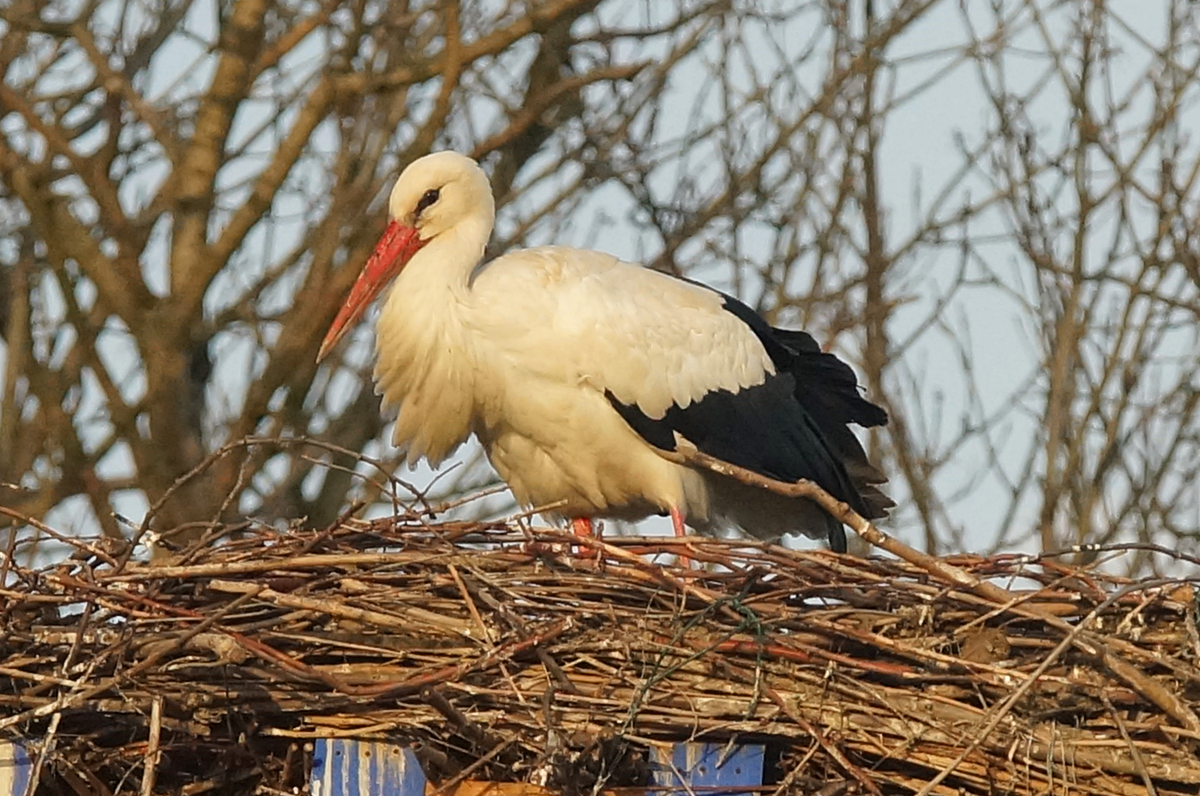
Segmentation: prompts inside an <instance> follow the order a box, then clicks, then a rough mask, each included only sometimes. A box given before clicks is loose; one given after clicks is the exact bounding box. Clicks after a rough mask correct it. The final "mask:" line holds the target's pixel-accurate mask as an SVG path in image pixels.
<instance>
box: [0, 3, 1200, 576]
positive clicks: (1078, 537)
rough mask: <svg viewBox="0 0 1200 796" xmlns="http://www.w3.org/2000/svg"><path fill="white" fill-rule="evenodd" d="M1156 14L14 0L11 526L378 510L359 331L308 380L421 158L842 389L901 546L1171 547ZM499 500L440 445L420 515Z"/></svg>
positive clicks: (1185, 501) (1166, 170) (1176, 423)
mask: <svg viewBox="0 0 1200 796" xmlns="http://www.w3.org/2000/svg"><path fill="white" fill-rule="evenodd" d="M1160 5H1161V9H1160V8H1159V6H1158V5H1156V8H1155V11H1154V12H1153V13H1149V12H1148V11H1147V7H1146V6H1145V5H1144V4H1142V3H1138V2H1109V3H1103V2H1099V1H1098V0H1092V1H1091V2H1079V3H1058V2H1051V1H1050V0H991V2H988V3H982V2H980V3H965V4H960V3H958V2H953V0H896V1H895V2H874V3H872V2H869V0H844V1H843V0H817V1H816V2H801V1H800V0H794V1H792V2H785V1H784V0H780V1H779V2H769V1H768V0H761V1H760V2H753V1H752V0H732V2H730V0H689V2H684V3H661V2H656V0H529V1H528V2H517V1H516V0H464V2H461V3H460V2H450V1H446V2H441V1H440V0H429V1H428V2H418V1H409V0H70V1H66V0H63V1H58V0H56V1H54V2H48V3H47V2H40V0H12V2H11V3H10V4H8V5H7V6H6V7H5V8H4V9H3V22H2V24H0V34H2V35H0V71H2V72H3V75H4V81H3V85H2V86H0V331H2V333H3V339H4V343H3V346H0V350H3V352H4V357H3V364H4V372H3V376H2V385H3V392H2V393H0V505H3V506H4V507H5V508H6V511H7V516H8V517H9V518H10V519H11V520H12V528H13V531H12V533H13V535H14V539H15V538H16V534H17V533H18V532H20V533H22V534H25V535H26V536H27V537H29V538H36V537H37V536H38V535H39V534H38V533H37V532H35V531H33V530H32V525H31V523H30V519H32V520H39V519H40V520H45V521H47V522H48V523H50V524H56V525H57V527H60V528H64V527H65V528H67V529H68V530H71V531H75V532H79V533H91V534H95V533H100V534H103V535H105V536H108V537H112V538H120V537H124V536H128V535H129V534H130V528H131V523H137V522H140V521H141V520H142V518H143V515H145V514H146V511H147V507H152V509H151V514H152V515H153V520H154V522H155V523H156V525H157V526H158V527H159V528H160V529H161V530H163V531H168V530H170V531H172V532H173V533H176V534H178V535H180V536H181V537H183V538H194V537H196V535H197V534H199V533H201V532H202V531H203V530H204V529H205V528H206V527H209V525H210V524H211V523H213V522H214V521H215V520H216V519H218V518H221V519H226V520H228V519H230V518H231V517H236V516H241V515H247V516H252V517H254V518H256V519H258V520H261V521H266V522H276V521H288V520H295V519H299V518H307V521H308V522H311V523H315V524H323V523H328V522H330V521H332V520H333V519H335V518H336V517H337V516H338V514H339V512H341V511H343V510H344V509H345V507H346V506H347V504H348V501H353V500H361V501H365V502H367V503H375V502H377V501H380V500H383V501H384V502H385V503H386V501H387V499H388V495H389V494H391V493H392V492H396V491H397V490H398V492H397V493H398V495H399V496H400V497H402V498H406V497H408V496H407V495H406V493H405V491H404V490H403V489H402V488H400V487H398V486H397V483H396V482H395V481H392V480H389V479H388V478H387V477H386V475H387V474H390V473H391V472H392V471H393V470H394V468H395V464H396V459H397V457H396V455H395V451H394V450H393V449H391V447H390V446H389V445H387V444H384V443H383V442H382V440H384V439H386V435H385V434H384V430H385V427H386V423H387V419H386V418H383V417H381V415H380V413H379V405H378V399H377V398H376V396H375V395H374V393H373V391H372V390H371V389H370V388H369V386H367V387H364V384H365V382H364V376H365V375H366V374H368V373H369V364H370V358H371V357H370V340H371V337H370V330H369V328H366V327H364V328H363V329H361V330H360V331H359V332H358V334H357V336H356V342H355V344H354V345H351V346H349V347H346V348H344V349H343V350H342V351H341V352H340V354H339V355H340V356H341V357H342V358H341V359H340V360H337V361H334V362H333V363H332V365H329V366H326V365H323V366H322V367H320V368H318V367H316V366H315V364H314V361H313V359H314V353H315V351H316V348H317V345H318V343H319V341H320V338H321V336H322V335H323V333H324V330H325V328H326V326H327V325H328V323H329V321H330V320H331V319H332V317H333V315H334V313H335V312H336V310H337V306H338V304H339V302H340V300H341V298H342V296H343V295H344V294H345V292H346V291H347V290H348V288H349V285H350V283H351V282H352V280H353V279H354V277H355V276H356V273H357V270H358V268H359V266H360V264H361V263H362V261H363V259H364V258H365V256H366V254H367V253H368V251H369V249H370V247H371V245H372V244H373V242H374V240H375V238H376V236H377V235H378V234H379V232H380V231H381V229H382V224H383V221H384V212H383V204H384V197H385V195H386V191H387V189H388V187H389V186H390V184H391V181H392V180H393V179H394V178H395V176H396V175H397V173H398V172H399V170H400V169H401V168H402V167H403V166H404V165H405V164H406V163H407V162H409V161H411V160H412V159H413V158H415V157H417V156H419V155H420V154H423V153H425V152H427V151H429V150H430V149H436V148H447V147H452V148H455V149H458V150H460V151H464V152H468V153H470V154H472V155H473V156H475V157H477V158H480V159H482V160H483V162H484V163H485V165H486V167H487V169H488V171H489V172H490V173H491V175H492V178H493V182H494V184H495V191H496V196H497V199H498V204H499V207H500V221H499V225H498V230H497V235H496V238H495V240H494V244H493V249H494V251H502V250H505V249H508V248H510V247H513V246H521V245H529V244H536V243H544V242H549V241H556V242H562V243H571V244H575V245H586V246H595V247H599V248H604V249H606V250H609V251H613V252H614V253H617V254H621V255H623V256H627V257H637V258H640V259H641V260H642V261H643V262H645V263H647V264H648V265H650V266H651V267H655V268H661V269H665V270H668V271H672V272H675V273H679V274H688V275H690V276H694V277H697V278H701V279H704V280H706V281H709V282H710V283H712V284H714V285H718V286H720V287H723V288H725V289H729V290H733V291H735V292H737V293H738V294H740V295H741V296H742V297H743V298H744V299H746V300H747V301H749V302H750V303H751V304H754V305H756V306H758V307H759V308H760V309H761V310H762V311H763V312H764V313H766V314H767V315H768V316H769V317H770V318H771V319H772V320H773V321H774V322H776V323H779V324H784V325H793V326H803V327H805V328H807V329H809V330H810V331H812V332H813V333H814V334H815V335H816V336H817V337H818V339H820V340H821V341H822V342H823V343H824V344H826V345H827V346H829V347H830V348H832V349H835V350H837V351H838V352H839V353H841V354H843V355H844V356H846V357H847V358H849V359H851V360H852V361H854V362H855V364H856V365H857V367H858V369H859V372H860V373H861V374H862V376H863V380H864V383H865V385H866V388H867V390H868V393H869V394H870V395H871V397H872V398H873V399H875V400H878V401H880V402H881V403H883V404H884V405H885V406H886V408H887V409H888V411H889V412H890V414H891V416H892V418H893V422H892V423H891V425H890V426H888V428H887V429H885V430H883V431H881V432H878V433H875V434H874V435H873V436H872V437H871V439H870V444H871V447H872V449H873V450H874V452H875V455H876V456H877V458H879V459H880V461H881V463H882V464H883V466H884V468H885V469H886V470H887V471H888V472H889V473H890V474H891V476H892V478H893V487H892V488H893V491H894V492H895V493H896V495H897V496H898V497H899V498H901V508H900V510H899V511H898V512H897V514H896V516H895V518H894V522H893V528H894V529H895V530H896V531H897V532H899V533H900V534H901V535H902V536H906V537H908V538H909V540H910V541H912V542H914V543H916V544H917V545H918V546H923V547H924V548H925V549H927V550H929V551H931V552H945V551H952V550H958V549H963V548H969V549H975V550H986V549H1009V548H1013V547H1023V548H1039V549H1047V550H1049V549H1056V548H1060V547H1063V546H1066V545H1071V544H1075V543H1082V542H1100V543H1108V542H1114V541H1141V542H1157V543H1161V544H1165V545H1168V546H1172V547H1184V548H1191V549H1193V550H1195V549H1196V546H1197V538H1198V535H1200V489H1198V488H1197V472H1198V470H1200V422H1198V419H1197V411H1198V410H1197V396H1198V395H1200V385H1198V384H1197V376H1196V373H1197V369H1198V366H1200V340H1198V339H1197V337H1198V335H1197V329H1198V328H1200V327H1198V325H1197V314H1198V313H1200V265H1198V263H1200V259H1198V257H1200V241H1198V240H1197V238H1196V230H1197V229H1198V228H1200V227H1198V224H1197V221H1198V217H1197V216H1198V214H1200V205H1198V201H1197V200H1198V198H1200V189H1198V186H1197V175H1198V174H1200V157H1198V154H1197V142H1196V141H1195V140H1194V138H1193V136H1192V135H1191V134H1190V131H1191V130H1194V129H1196V122H1197V121H1200V117H1198V114H1197V99H1198V94H1200V88H1198V83H1197V79H1196V72H1197V69H1198V68H1200V25H1198V22H1200V6H1197V4H1195V3H1191V2H1186V1H1185V0H1171V2H1165V3H1162V4H1160ZM914 120H915V121H914ZM937 131H940V132H937ZM915 164H922V165H915ZM248 437H252V438H254V439H256V440H259V441H260V442H259V443H255V444H249V443H238V441H239V440H245V439H246V438H248ZM297 438H303V439H311V440H314V441H317V442H320V441H324V443H325V444H323V445H306V444H299V443H288V442H287V440H294V439H297ZM271 441H282V442H279V443H278V444H274V443H272V442H271ZM214 452H220V453H219V455H214ZM202 463H203V464H207V465H208V466H207V467H206V468H204V469H203V471H202V472H199V473H197V474H194V475H193V476H192V477H190V478H187V479H182V480H181V478H182V476H184V474H186V473H189V471H192V470H193V468H196V467H197V465H201V464H202ZM381 473H383V474H384V475H381ZM401 475H402V477H403V473H402V474H401ZM493 477H494V476H492V475H491V473H490V470H488V468H487V467H486V465H485V464H484V463H482V462H481V460H480V459H479V457H478V455H477V454H475V453H472V452H471V451H467V452H466V454H465V455H464V464H463V465H462V466H460V467H458V468H457V469H454V470H452V471H451V472H449V473H448V474H447V475H445V476H444V477H442V478H441V479H440V480H438V481H437V482H436V483H435V484H434V486H433V487H432V490H431V492H430V495H431V496H430V499H431V500H432V499H437V500H453V499H454V498H455V497H456V496H459V495H461V494H464V493H467V492H470V491H471V490H473V489H477V488H479V487H481V486H483V485H485V484H487V483H489V482H490V480H491V479H492V478H493ZM488 505H489V508H488V510H492V511H494V510H498V509H499V508H500V504H498V503H496V502H495V501H493V502H492V503H491V504H488ZM1133 561H1134V563H1133V564H1132V565H1131V567H1132V568H1133V569H1138V568H1140V567H1143V566H1149V564H1148V563H1147V562H1146V561H1144V560H1142V559H1139V558H1135V559H1133Z"/></svg>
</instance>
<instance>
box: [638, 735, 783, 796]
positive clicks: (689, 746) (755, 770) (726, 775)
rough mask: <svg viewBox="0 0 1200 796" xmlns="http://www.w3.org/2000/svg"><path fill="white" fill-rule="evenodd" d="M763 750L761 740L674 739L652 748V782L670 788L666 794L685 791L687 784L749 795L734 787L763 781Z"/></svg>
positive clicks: (752, 784)
mask: <svg viewBox="0 0 1200 796" xmlns="http://www.w3.org/2000/svg"><path fill="white" fill-rule="evenodd" d="M763 752H764V748H763V746H762V745H760V744H738V745H735V746H733V747H730V746H729V745H728V744H723V743H677V744H675V745H674V746H671V747H669V748H666V749H663V748H660V747H654V748H652V749H651V753H650V760H651V763H652V766H651V771H652V776H653V778H654V784H655V785H658V786H659V787H664V788H671V789H672V790H670V791H667V793H668V794H669V796H678V795H679V794H686V793H687V788H723V789H727V790H726V792H727V793H730V794H745V795H746V796H749V794H748V793H747V792H746V791H739V790H737V789H738V788H756V787H758V786H760V785H762V784H763ZM681 777H682V780H681ZM684 786H686V787H684ZM676 788H678V790H676Z"/></svg>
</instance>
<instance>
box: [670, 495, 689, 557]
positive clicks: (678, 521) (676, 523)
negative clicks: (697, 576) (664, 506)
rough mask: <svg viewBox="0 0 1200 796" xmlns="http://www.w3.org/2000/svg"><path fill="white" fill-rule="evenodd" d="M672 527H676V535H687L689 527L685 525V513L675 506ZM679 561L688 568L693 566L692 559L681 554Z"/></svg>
mask: <svg viewBox="0 0 1200 796" xmlns="http://www.w3.org/2000/svg"><path fill="white" fill-rule="evenodd" d="M671 527H672V528H674V529H675V537H676V538H679V537H680V536H687V528H684V527H683V513H682V512H680V510H679V509H677V508H675V507H673V506H672V507H671ZM679 563H680V564H682V565H683V566H685V567H687V568H688V569H691V568H692V559H690V558H688V557H687V556H685V555H682V554H680V556H679Z"/></svg>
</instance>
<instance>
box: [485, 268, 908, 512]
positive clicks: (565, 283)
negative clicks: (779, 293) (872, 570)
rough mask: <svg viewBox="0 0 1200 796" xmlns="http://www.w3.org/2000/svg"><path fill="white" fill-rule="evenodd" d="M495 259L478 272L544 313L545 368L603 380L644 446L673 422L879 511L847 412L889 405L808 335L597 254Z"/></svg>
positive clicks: (695, 437)
mask: <svg viewBox="0 0 1200 796" xmlns="http://www.w3.org/2000/svg"><path fill="white" fill-rule="evenodd" d="M518 259H520V262H519V263H518V262H516V261H517V260H518ZM495 265H496V266H498V267H497V268H496V269H495V272H494V273H492V274H487V275H486V278H487V279H488V280H490V281H492V284H493V286H495V285H496V282H498V281H499V280H501V279H503V280H505V283H506V285H507V289H506V290H505V291H504V292H505V293H506V295H508V296H509V297H510V299H511V301H512V302H513V306H511V307H510V308H509V309H510V311H513V312H538V313H539V314H542V316H543V317H544V318H545V324H544V326H543V327H541V332H540V333H539V336H543V335H544V339H542V341H541V343H540V345H541V348H542V350H543V351H545V352H546V354H545V357H544V360H543V362H542V363H541V365H540V366H539V367H540V369H543V371H544V372H545V374H546V375H547V376H550V375H551V373H550V372H548V371H550V370H553V371H555V372H554V373H553V377H554V378H555V380H556V381H557V380H559V379H568V380H575V382H574V383H580V384H586V385H589V386H591V387H593V388H594V389H596V390H597V391H600V392H602V393H603V394H604V395H605V396H607V398H608V400H609V402H610V403H611V405H612V406H613V408H615V409H616V411H617V412H618V413H620V415H621V416H622V417H623V418H624V419H625V421H626V422H627V423H628V424H629V425H630V426H631V427H632V428H633V429H634V430H635V431H636V432H637V433H638V434H639V435H640V436H641V437H642V438H643V439H645V440H646V441H647V442H648V443H650V444H651V445H653V446H655V447H657V448H659V449H661V450H674V449H675V444H676V443H675V434H676V433H679V434H681V435H682V436H684V437H685V438H687V439H688V440H689V441H690V442H691V443H693V444H694V445H695V446H696V447H697V448H699V449H700V450H701V451H703V452H705V453H707V454H709V455H711V456H714V457H716V458H718V459H721V460H722V461H726V462H729V463H730V464H735V465H738V466H740V467H744V468H746V469H749V470H752V471H754V472H756V473H760V474H762V475H765V476H768V477H770V478H774V479H777V480H780V481H789V482H793V481H797V480H799V479H802V478H803V479H808V480H812V481H814V482H816V483H818V484H820V485H821V486H822V487H824V488H825V489H826V490H827V491H829V492H830V493H831V494H832V495H833V496H834V497H836V498H838V499H839V500H842V501H845V502H846V503H848V504H849V505H850V506H852V507H853V508H854V509H855V510H856V511H858V512H859V513H862V514H864V515H865V516H868V517H875V516H880V515H879V511H880V508H879V506H878V505H875V504H876V503H886V502H887V499H886V498H885V497H883V496H882V494H881V493H878V490H874V493H876V494H878V495H879V498H881V500H879V501H877V500H875V499H874V495H872V500H870V501H868V500H865V499H864V498H865V492H866V491H868V490H869V489H873V487H871V484H873V483H881V482H882V477H881V476H879V474H878V471H876V470H874V468H871V467H870V465H869V464H868V463H867V460H866V456H865V455H864V454H863V451H862V446H861V445H860V444H859V443H858V440H857V439H856V438H855V437H854V435H853V433H851V432H850V431H849V429H847V428H846V424H847V423H849V422H855V423H859V424H861V425H880V424H882V423H884V422H886V420H887V415H886V414H885V413H884V412H883V410H882V409H880V408H879V407H877V406H875V405H874V404H871V403H870V402H868V401H865V400H864V399H863V398H862V397H861V396H860V395H859V394H858V387H857V382H856V380H855V377H854V373H853V371H852V370H851V369H850V368H849V366H847V365H846V364H845V363H843V362H841V361H840V360H838V359H837V358H836V357H834V356H833V355H831V354H825V353H823V352H821V351H820V349H819V347H818V346H817V345H816V343H815V341H813V339H812V338H811V337H809V336H808V335H807V334H805V333H803V332H788V331H783V330H774V329H772V328H771V327H770V326H768V325H767V323H766V322H765V321H763V320H762V319H761V318H760V317H759V316H758V315H757V314H755V313H754V312H753V311H752V310H751V309H750V308H749V307H746V306H745V305H744V304H741V303H740V302H738V301H736V300H735V299H733V298H731V297H729V296H724V295H722V294H721V293H718V292H716V291H713V290H711V289H709V288H707V287H704V286H702V285H698V284H694V283H690V282H686V281H683V280H679V279H675V278H673V277H670V276H667V275H666V274H662V273H658V272H656V271H651V270H649V269H646V268H642V267H641V266H637V265H632V264H629V263H624V262H621V261H619V260H617V259H616V258H613V257H610V256H608V255H603V254H599V253H596V252H587V251H579V250H574V249H559V248H554V247H546V248H541V249H529V250H525V251H522V252H520V253H518V254H514V255H509V256H506V257H503V258H500V260H497V261H496V262H495ZM481 278H483V277H482V275H481ZM493 289H494V288H493ZM543 302H544V303H543ZM521 326H522V327H523V328H528V325H524V324H522V325H521ZM506 349H507V350H510V351H511V350H514V347H513V346H512V345H511V344H510V345H509V346H506ZM526 372H528V369H526ZM856 482H858V484H859V485H856Z"/></svg>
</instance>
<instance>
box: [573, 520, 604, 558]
mask: <svg viewBox="0 0 1200 796" xmlns="http://www.w3.org/2000/svg"><path fill="white" fill-rule="evenodd" d="M571 532H572V533H574V534H575V535H576V536H580V537H585V538H586V537H592V536H595V537H599V536H600V534H598V533H596V526H595V525H593V524H592V518H591V517H572V518H571ZM579 555H580V557H581V558H595V557H596V555H597V554H596V552H595V551H593V550H590V549H588V548H580V550H579Z"/></svg>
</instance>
